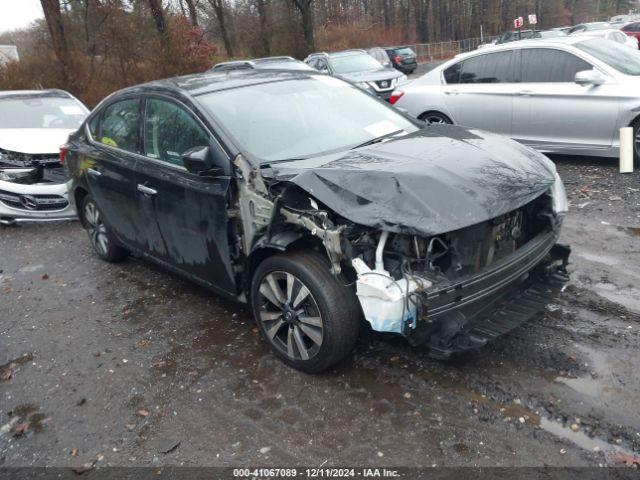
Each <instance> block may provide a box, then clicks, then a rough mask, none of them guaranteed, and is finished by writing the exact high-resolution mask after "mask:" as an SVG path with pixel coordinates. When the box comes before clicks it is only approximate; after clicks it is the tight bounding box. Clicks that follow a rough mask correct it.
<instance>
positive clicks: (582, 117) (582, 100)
mask: <svg viewBox="0 0 640 480" xmlns="http://www.w3.org/2000/svg"><path fill="white" fill-rule="evenodd" d="M519 64H520V68H519V71H520V75H519V78H520V80H521V82H520V84H519V88H518V92H517V95H516V97H515V100H514V108H513V131H512V137H513V138H514V139H516V140H518V141H521V142H523V143H525V144H527V145H530V146H533V147H534V148H538V149H540V150H557V149H563V148H569V149H578V150H579V149H599V148H608V147H610V146H611V144H612V142H613V138H614V133H615V125H616V121H617V116H618V100H617V94H616V90H617V85H616V84H615V81H614V80H613V79H608V80H607V82H606V83H605V84H604V85H600V86H581V85H578V84H577V83H575V81H574V80H575V75H576V73H578V72H580V71H584V70H591V69H593V68H594V66H593V65H591V64H590V63H589V62H587V61H586V60H584V59H582V58H580V57H578V56H576V55H574V54H573V53H570V52H567V51H564V50H560V49H556V48H523V49H521V50H520V58H519ZM603 75H604V73H603Z"/></svg>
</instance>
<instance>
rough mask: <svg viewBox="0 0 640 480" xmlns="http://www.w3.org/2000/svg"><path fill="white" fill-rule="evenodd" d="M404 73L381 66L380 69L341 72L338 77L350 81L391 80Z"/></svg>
mask: <svg viewBox="0 0 640 480" xmlns="http://www.w3.org/2000/svg"><path fill="white" fill-rule="evenodd" d="M403 75H404V73H402V72H399V71H398V70H396V69H394V68H386V67H382V66H381V68H380V70H369V71H366V72H354V73H342V74H340V78H344V79H345V80H348V81H350V82H356V83H357V82H377V81H379V80H391V79H393V78H400V77H402V76H403Z"/></svg>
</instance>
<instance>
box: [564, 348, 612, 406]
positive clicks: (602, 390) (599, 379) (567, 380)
mask: <svg viewBox="0 0 640 480" xmlns="http://www.w3.org/2000/svg"><path fill="white" fill-rule="evenodd" d="M576 348H578V350H580V351H581V352H582V353H583V354H584V355H585V356H587V357H588V358H589V367H588V368H589V370H590V371H591V372H593V373H592V374H591V375H590V376H586V377H563V376H560V377H556V378H555V381H556V382H558V383H562V384H564V385H567V386H568V387H570V388H572V389H573V390H575V391H576V392H578V393H582V394H584V395H588V396H590V397H601V396H603V395H605V396H612V395H615V394H616V393H622V390H621V389H620V388H617V387H616V386H615V384H616V383H617V382H616V380H615V378H614V376H613V371H614V368H613V366H612V365H611V364H610V362H609V358H608V355H607V354H606V353H604V352H602V351H598V350H594V349H592V348H589V347H587V346H586V345H576Z"/></svg>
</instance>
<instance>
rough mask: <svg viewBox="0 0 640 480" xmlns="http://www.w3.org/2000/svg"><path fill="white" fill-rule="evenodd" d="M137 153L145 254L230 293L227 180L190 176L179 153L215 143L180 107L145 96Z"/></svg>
mask: <svg viewBox="0 0 640 480" xmlns="http://www.w3.org/2000/svg"><path fill="white" fill-rule="evenodd" d="M143 124H144V125H143V154H144V158H141V159H140V161H139V162H138V164H137V168H136V173H135V183H136V190H137V195H138V199H139V203H140V211H141V215H142V216H143V218H144V222H145V229H146V231H147V232H148V243H147V248H146V250H147V251H148V252H149V253H150V254H151V255H153V256H154V257H156V258H157V259H159V260H161V261H163V262H166V263H168V264H170V265H172V266H174V267H176V268H178V269H180V270H181V271H183V272H185V273H187V274H188V275H190V276H192V277H194V278H197V279H199V280H203V281H205V282H207V283H209V284H210V285H212V286H215V287H217V288H218V289H220V290H222V291H224V292H229V293H235V279H234V273H233V270H232V268H231V260H230V253H229V235H228V229H227V220H228V217H227V191H228V188H229V183H230V179H229V178H210V177H203V176H199V175H197V174H194V173H190V172H188V171H187V169H186V168H185V167H184V165H183V163H182V160H181V157H182V154H183V153H184V152H185V151H186V150H189V149H190V148H193V147H201V146H212V148H221V147H220V146H219V145H218V144H215V142H216V140H215V138H214V137H213V136H212V135H211V133H210V132H209V131H208V129H207V128H206V127H205V125H204V124H203V122H202V121H201V120H200V119H199V118H198V117H197V116H196V115H195V114H194V113H193V111H192V110H191V109H190V108H189V107H187V106H186V105H184V104H182V103H180V102H178V101H176V100H174V99H171V98H168V97H163V96H148V97H146V98H145V113H144V122H143Z"/></svg>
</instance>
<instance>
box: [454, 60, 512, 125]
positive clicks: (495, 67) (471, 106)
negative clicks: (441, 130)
mask: <svg viewBox="0 0 640 480" xmlns="http://www.w3.org/2000/svg"><path fill="white" fill-rule="evenodd" d="M513 58H514V53H513V51H512V50H504V51H500V52H494V53H487V54H482V55H476V56H473V57H470V58H467V59H466V60H463V61H461V62H458V63H456V64H454V65H452V66H451V67H449V68H447V69H446V70H445V72H444V77H445V82H446V85H445V86H444V88H443V91H444V93H445V102H446V105H447V108H448V109H449V111H450V112H451V114H452V115H453V121H454V122H455V123H457V124H460V125H466V126H470V127H477V128H482V129H484V130H488V131H491V132H495V133H501V134H505V135H509V134H510V133H511V116H512V108H513V96H514V94H515V92H516V89H517V85H516V84H515V83H514V76H515V70H514V67H515V64H514V61H513Z"/></svg>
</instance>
